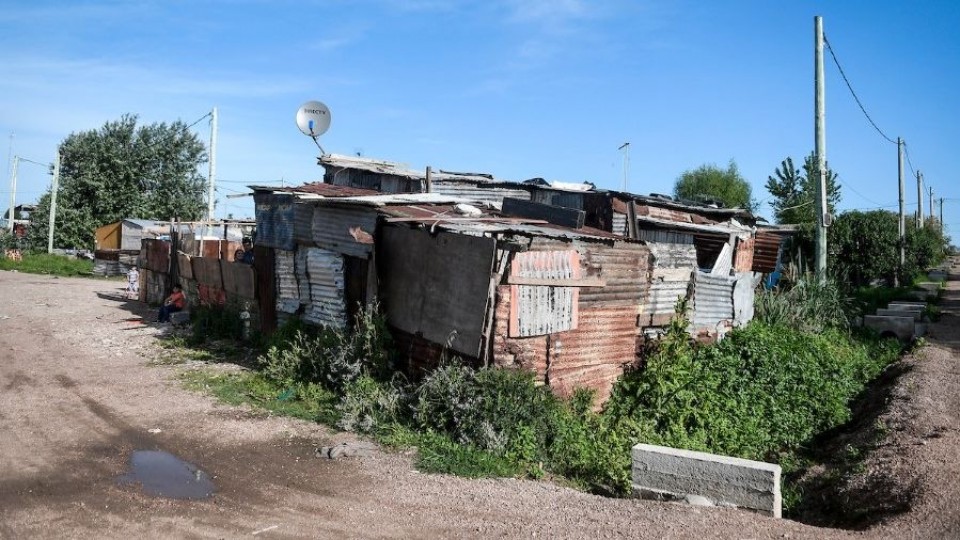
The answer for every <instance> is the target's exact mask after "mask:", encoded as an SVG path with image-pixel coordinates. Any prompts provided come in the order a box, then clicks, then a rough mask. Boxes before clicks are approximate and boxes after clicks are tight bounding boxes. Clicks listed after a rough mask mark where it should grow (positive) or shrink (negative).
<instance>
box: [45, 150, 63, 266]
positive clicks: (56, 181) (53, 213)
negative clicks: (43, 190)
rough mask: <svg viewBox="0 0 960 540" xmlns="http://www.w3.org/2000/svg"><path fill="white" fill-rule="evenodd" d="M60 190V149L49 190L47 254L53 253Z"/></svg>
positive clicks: (54, 163)
mask: <svg viewBox="0 0 960 540" xmlns="http://www.w3.org/2000/svg"><path fill="white" fill-rule="evenodd" d="M59 188H60V148H59V147H58V148H57V160H56V161H54V162H53V187H52V188H50V223H49V224H48V226H47V253H53V228H54V226H55V224H56V221H57V190H58V189H59Z"/></svg>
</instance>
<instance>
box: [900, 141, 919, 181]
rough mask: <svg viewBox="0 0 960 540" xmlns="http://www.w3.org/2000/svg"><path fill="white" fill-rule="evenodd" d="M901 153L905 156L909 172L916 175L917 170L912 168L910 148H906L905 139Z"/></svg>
mask: <svg viewBox="0 0 960 540" xmlns="http://www.w3.org/2000/svg"><path fill="white" fill-rule="evenodd" d="M903 155H904V156H906V158H907V165H909V166H910V174H911V175H912V176H917V171H915V170H913V162H912V161H910V149H909V148H907V141H903Z"/></svg>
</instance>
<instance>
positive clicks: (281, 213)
mask: <svg viewBox="0 0 960 540" xmlns="http://www.w3.org/2000/svg"><path fill="white" fill-rule="evenodd" d="M253 200H254V210H255V213H256V217H257V243H258V244H261V245H263V246H266V247H272V248H277V249H293V247H294V240H293V217H294V216H293V206H294V204H293V203H294V197H293V196H292V195H289V194H276V193H255V194H254V196H253Z"/></svg>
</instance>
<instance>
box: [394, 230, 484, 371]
mask: <svg viewBox="0 0 960 540" xmlns="http://www.w3.org/2000/svg"><path fill="white" fill-rule="evenodd" d="M495 250H496V241H495V240H494V239H492V238H479V237H471V236H464V235H458V234H451V233H446V232H440V233H438V234H436V235H431V234H430V233H429V231H426V230H420V229H411V228H409V227H408V226H406V225H391V226H385V227H384V229H383V234H382V237H381V239H380V240H379V242H378V249H377V260H378V264H379V268H380V272H379V274H380V278H381V280H382V281H381V283H382V287H381V289H380V292H381V298H382V299H383V302H384V307H385V310H386V313H387V319H388V320H389V321H390V324H392V325H394V326H396V327H397V328H399V329H401V330H403V331H405V332H409V333H411V334H419V335H422V336H423V337H424V338H426V339H428V340H429V341H432V342H434V343H439V344H445V343H446V344H449V348H450V349H451V350H453V351H456V352H458V353H461V354H465V355H467V356H470V357H472V358H477V357H479V356H480V349H481V346H482V343H481V335H482V332H483V325H484V321H485V318H486V307H487V301H488V294H489V289H490V279H491V277H490V273H491V269H492V267H493V257H494V252H495Z"/></svg>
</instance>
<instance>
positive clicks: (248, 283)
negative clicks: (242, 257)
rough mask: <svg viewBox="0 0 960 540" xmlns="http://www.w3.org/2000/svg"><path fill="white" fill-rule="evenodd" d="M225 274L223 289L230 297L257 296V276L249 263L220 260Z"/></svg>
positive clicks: (247, 298) (250, 298)
mask: <svg viewBox="0 0 960 540" xmlns="http://www.w3.org/2000/svg"><path fill="white" fill-rule="evenodd" d="M220 269H221V273H222V275H223V290H224V292H225V293H226V294H227V296H228V297H230V298H231V299H233V297H234V296H238V297H241V298H243V299H246V300H252V299H253V298H254V297H255V296H256V287H255V285H254V284H255V283H256V276H255V275H254V271H253V267H252V266H250V265H249V264H244V263H238V262H228V261H220Z"/></svg>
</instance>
